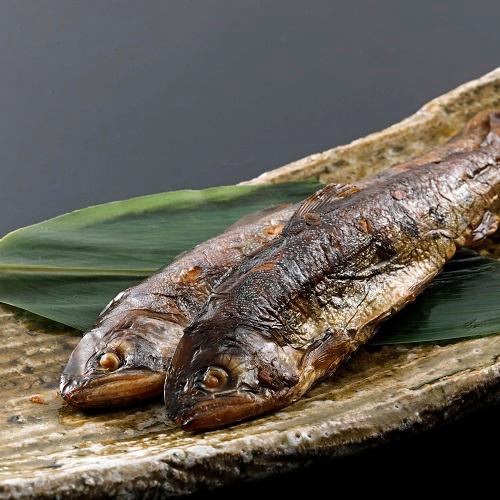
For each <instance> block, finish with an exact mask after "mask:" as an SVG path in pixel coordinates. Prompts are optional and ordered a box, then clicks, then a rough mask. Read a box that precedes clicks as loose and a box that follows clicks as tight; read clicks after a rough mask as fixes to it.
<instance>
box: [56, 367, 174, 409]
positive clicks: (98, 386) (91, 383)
mask: <svg viewBox="0 0 500 500" xmlns="http://www.w3.org/2000/svg"><path fill="white" fill-rule="evenodd" d="M164 383H165V373H164V372H159V371H153V370H149V369H126V370H123V371H120V372H116V373H111V374H103V375H101V376H99V377H96V378H87V377H80V378H76V379H75V378H70V377H67V378H66V377H64V376H63V378H62V380H61V386H60V391H61V396H62V398H63V399H64V400H65V401H66V402H67V403H68V404H70V405H71V406H76V407H78V408H84V409H93V408H96V409H97V408H108V407H114V406H127V405H132V404H134V403H137V402H139V401H143V400H144V399H150V398H153V397H155V396H158V395H160V394H161V393H162V391H163V385H164Z"/></svg>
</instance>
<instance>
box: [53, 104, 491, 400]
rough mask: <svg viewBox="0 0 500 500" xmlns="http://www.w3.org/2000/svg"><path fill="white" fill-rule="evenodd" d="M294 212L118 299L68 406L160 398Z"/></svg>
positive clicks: (64, 387)
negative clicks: (187, 344) (200, 328)
mask: <svg viewBox="0 0 500 500" xmlns="http://www.w3.org/2000/svg"><path fill="white" fill-rule="evenodd" d="M488 131H489V121H488V114H487V113H482V114H480V115H478V116H477V117H475V118H474V119H473V120H471V121H470V122H469V123H468V124H467V125H466V126H465V127H464V129H463V130H462V131H461V133H460V134H458V135H457V136H455V137H454V138H452V139H451V140H450V141H449V142H448V143H446V144H445V145H443V146H440V147H438V148H436V149H434V150H432V151H431V152H430V153H428V154H426V155H424V156H423V157H420V158H418V159H416V160H413V161H411V162H409V163H406V164H403V165H400V166H398V167H394V168H391V169H388V170H386V171H384V172H382V173H381V174H379V175H378V176H375V177H374V178H371V179H366V180H363V181H362V182H360V183H359V186H360V187H363V186H366V185H369V184H370V183H374V182H381V181H383V180H384V179H385V178H387V177H389V176H391V175H393V174H394V173H398V172H399V171H401V170H403V169H408V168H413V167H415V166H418V165H421V164H425V162H426V161H438V160H441V159H443V158H445V157H446V156H448V155H450V154H456V153H457V152H465V151H471V150H473V149H475V148H477V147H478V146H479V145H480V144H481V142H482V141H483V140H484V138H485V137H486V135H487V133H488ZM296 208H297V206H280V207H274V208H270V209H267V210H263V211H261V212H259V213H257V214H251V215H248V216H246V217H244V218H243V219H241V220H240V221H238V222H237V223H235V224H233V226H231V227H230V228H228V230H226V232H224V233H223V234H221V235H219V236H217V237H215V238H212V239H211V240H209V241H207V242H205V243H202V244H200V245H198V246H197V247H195V248H194V249H193V250H191V251H189V252H187V253H185V254H183V255H181V256H180V257H179V258H178V259H176V261H174V262H173V263H172V264H170V265H169V266H166V267H165V268H163V269H161V270H160V271H158V272H157V273H155V274H153V275H152V276H151V277H149V278H148V279H146V280H145V281H144V282H142V283H140V284H139V285H137V286H134V287H131V288H129V289H127V290H125V291H123V292H121V293H119V294H118V295H117V296H116V297H115V298H114V299H113V300H112V301H111V302H110V304H108V306H107V307H106V308H105V309H104V311H102V312H101V314H100V316H99V318H98V319H97V322H96V324H95V325H94V326H93V328H92V329H91V330H90V331H89V332H88V333H87V334H85V335H84V337H83V338H82V340H81V341H80V343H79V344H78V346H77V347H76V349H75V350H74V352H73V353H72V355H71V356H70V359H69V361H68V363H67V365H66V368H65V369H64V371H63V374H62V377H61V385H60V391H61V394H62V396H63V398H64V399H65V400H66V401H67V402H68V403H69V404H72V405H74V406H79V407H82V408H85V407H90V408H100V407H112V406H117V405H126V404H131V403H136V402H139V401H141V400H143V399H147V398H151V397H154V396H157V395H159V394H162V393H163V385H164V379H165V370H166V367H167V366H168V363H169V362H170V359H171V357H172V355H173V353H174V351H175V348H176V347H177V343H178V341H179V339H180V337H181V335H182V331H183V328H184V327H185V326H186V325H187V324H188V323H189V322H190V321H191V320H192V319H193V318H194V316H195V315H196V313H198V312H199V310H200V309H201V307H202V305H203V304H204V302H205V301H206V299H207V298H208V295H209V293H210V292H211V290H212V288H213V286H214V284H215V283H216V282H217V281H218V280H219V279H220V277H221V276H223V275H224V273H225V272H226V271H228V269H229V268H230V267H231V266H233V265H235V264H237V263H238V262H239V261H241V260H242V259H243V258H244V257H246V256H248V255H249V254H251V253H252V252H254V251H256V250H257V249H259V248H260V247H261V246H262V245H265V244H266V243H267V242H268V241H270V240H272V239H273V238H274V237H276V236H277V235H278V234H279V233H280V232H281V230H282V228H283V226H284V224H286V223H287V222H288V220H289V219H290V217H291V215H292V214H293V213H294V212H295V210H296Z"/></svg>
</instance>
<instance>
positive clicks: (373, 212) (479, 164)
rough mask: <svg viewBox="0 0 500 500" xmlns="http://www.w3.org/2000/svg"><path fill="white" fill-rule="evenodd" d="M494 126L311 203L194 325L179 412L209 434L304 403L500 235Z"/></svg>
mask: <svg viewBox="0 0 500 500" xmlns="http://www.w3.org/2000/svg"><path fill="white" fill-rule="evenodd" d="M488 121H489V133H488V134H487V136H486V138H485V139H484V141H483V142H482V143H481V145H480V147H478V148H475V149H474V150H472V151H468V152H465V153H463V152H462V153H458V154H451V155H449V156H448V158H447V159H446V160H444V161H440V159H439V158H437V159H436V158H435V157H434V158H431V161H430V162H429V163H424V164H422V163H421V162H419V164H418V168H411V167H410V165H406V166H401V167H397V168H396V169H394V171H395V174H394V175H390V176H387V175H385V174H384V175H382V176H381V177H380V180H381V181H380V182H375V183H373V184H371V185H368V186H367V187H365V188H364V189H362V190H360V189H358V188H357V187H354V186H346V185H329V186H327V187H325V188H324V189H322V190H321V191H319V192H318V193H316V194H315V195H313V196H312V197H310V198H309V199H307V200H305V201H304V202H303V203H302V205H301V206H300V207H299V208H298V210H297V211H296V213H295V214H294V215H293V216H292V218H291V220H290V222H289V223H288V224H287V225H286V226H285V228H284V230H283V231H282V233H281V235H280V236H279V237H278V238H276V239H275V240H274V241H273V242H271V243H270V244H269V245H268V246H266V247H265V248H264V249H263V250H262V251H260V252H258V253H256V254H255V255H253V256H251V257H249V258H247V259H245V260H244V261H243V262H241V263H240V264H239V265H237V266H235V267H234V268H233V269H232V271H230V272H229V273H228V274H227V275H226V276H225V277H224V278H223V280H221V282H220V283H219V284H218V285H217V286H216V287H215V288H214V290H213V292H212V295H211V296H210V298H209V300H208V302H207V304H206V305H205V306H204V307H203V309H202V310H201V312H200V314H199V315H198V317H197V318H196V319H195V320H194V322H193V323H192V324H191V325H189V327H188V328H187V329H186V330H185V333H184V335H183V337H182V338H181V340H180V342H179V345H178V347H177V349H176V351H175V354H174V356H173V358H172V362H171V365H170V368H169V371H168V373H167V377H166V382H165V403H166V407H167V414H168V415H169V417H170V418H172V419H173V420H174V421H176V422H178V423H180V424H182V426H183V427H184V428H185V429H188V430H195V431H199V430H206V429H212V428H216V427H220V426H222V425H225V424H229V423H232V422H235V421H239V420H242V419H246V418H249V417H252V416H255V415H259V414H262V413H264V412H268V411H270V410H275V409H277V408H282V407H284V406H286V405H288V404H290V403H292V402H293V401H295V400H297V399H298V398H300V397H301V396H302V395H303V394H304V393H305V392H306V391H307V390H308V389H309V388H310V387H311V386H312V385H313V384H314V383H315V382H317V381H318V380H320V379H322V378H323V377H325V376H327V375H329V374H331V373H332V372H334V371H335V369H336V368H337V367H338V366H339V364H340V363H341V362H342V361H344V360H345V359H347V358H348V357H349V356H350V355H351V354H352V353H353V352H354V351H355V350H356V349H357V348H358V347H359V346H361V345H362V344H364V343H365V342H366V341H367V340H368V339H369V338H370V337H371V336H372V335H373V334H374V333H375V332H376V330H377V328H378V327H379V325H380V324H381V323H382V322H383V321H384V320H386V319H387V318H388V317H390V316H391V315H393V314H394V313H395V312H396V311H398V310H400V309H401V308H402V307H404V306H405V305H406V304H408V303H409V302H411V301H413V300H414V299H415V297H416V296H417V295H418V294H419V293H420V292H421V291H422V290H423V289H424V288H425V287H426V285H427V284H428V283H429V282H430V281H431V280H432V278H433V277H434V276H436V274H438V273H439V272H440V271H441V269H442V267H443V265H444V263H445V262H446V261H447V260H448V259H450V258H451V257H452V256H453V254H454V253H455V251H456V250H457V248H459V247H461V246H463V245H466V244H469V243H471V242H474V241H476V240H479V239H482V238H484V237H485V236H486V235H488V234H490V233H492V232H494V231H495V230H496V228H497V226H498V217H497V216H495V215H494V214H493V213H492V212H491V211H490V210H491V208H492V207H493V205H494V204H495V202H496V200H497V199H498V196H499V194H500V113H497V112H493V113H491V114H489V115H488Z"/></svg>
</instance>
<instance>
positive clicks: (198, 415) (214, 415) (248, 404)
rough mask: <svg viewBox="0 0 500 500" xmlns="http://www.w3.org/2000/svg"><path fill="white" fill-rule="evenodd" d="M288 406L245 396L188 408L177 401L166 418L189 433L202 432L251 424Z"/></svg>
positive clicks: (232, 396) (224, 398) (219, 398)
mask: <svg viewBox="0 0 500 500" xmlns="http://www.w3.org/2000/svg"><path fill="white" fill-rule="evenodd" d="M166 402H167V405H168V401H166ZM285 404H286V403H280V402H278V401H276V400H275V399H274V398H273V399H271V400H267V401H266V400H263V399H262V400H261V399H254V398H253V397H252V398H250V397H248V396H244V395H237V394H235V395H231V396H228V395H224V396H223V397H216V398H214V399H210V400H208V401H203V402H201V403H195V404H193V405H191V406H189V407H183V406H182V405H180V404H179V403H178V402H177V403H176V402H175V401H174V404H173V407H171V408H169V407H168V406H167V416H168V418H170V419H171V420H172V421H173V422H175V423H176V424H179V425H180V426H181V427H182V429H184V430H186V431H190V432H203V431H209V430H213V429H218V428H220V427H226V426H228V425H232V424H236V423H239V422H241V421H242V420H248V419H250V418H253V417H256V416H258V415H261V414H262V413H266V412H268V411H270V410H271V409H278V408H281V407H283V406H285Z"/></svg>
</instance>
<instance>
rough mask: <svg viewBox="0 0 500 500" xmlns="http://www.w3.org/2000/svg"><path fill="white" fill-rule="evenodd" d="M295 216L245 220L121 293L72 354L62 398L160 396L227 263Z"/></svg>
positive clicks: (93, 404) (109, 401)
mask: <svg viewBox="0 0 500 500" xmlns="http://www.w3.org/2000/svg"><path fill="white" fill-rule="evenodd" d="M293 212H294V208H293V207H292V206H291V205H287V206H286V205H282V206H278V207H272V208H270V209H266V210H263V211H261V212H258V213H257V214H252V215H249V216H246V217H244V218H243V219H241V220H240V221H238V222H237V223H235V224H233V226H231V227H230V228H229V229H228V230H226V232H224V233H222V234H221V235H219V236H217V237H215V238H212V239H210V240H208V241H206V242H204V243H201V244H199V245H198V246H196V247H195V248H194V249H193V250H191V251H190V252H187V253H184V254H181V255H180V256H179V257H178V258H177V259H176V260H175V261H174V262H173V263H171V264H170V265H168V266H166V267H165V268H163V269H161V270H160V271H158V272H156V273H155V274H153V275H152V276H150V277H149V278H147V279H146V280H145V281H143V282H142V283H140V284H138V285H136V286H133V287H131V288H128V289H127V290H124V291H122V292H120V293H119V294H118V295H117V296H116V297H115V298H114V299H113V300H112V301H111V302H110V303H109V304H108V306H106V308H105V309H104V310H103V311H102V312H101V314H100V316H99V318H98V320H97V322H96V324H95V325H94V326H93V328H92V329H91V330H90V331H89V332H88V333H86V334H85V335H84V336H83V338H82V339H81V341H80V342H79V343H78V345H77V347H76V348H75V350H74V351H73V353H72V354H71V356H70V358H69V361H68V363H67V365H66V367H65V368H64V371H63V373H62V376H61V384H60V391H61V395H62V397H63V398H64V399H65V400H66V401H67V402H68V403H69V404H71V405H74V406H79V407H82V408H98V407H110V406H116V405H126V404H131V403H134V402H137V401H140V400H143V399H147V398H150V397H153V396H157V395H160V394H162V393H163V386H164V381H165V371H166V366H167V364H168V363H169V361H170V358H171V357H172V355H173V353H174V350H175V348H176V347H177V343H178V341H179V339H180V337H181V335H182V331H183V328H184V327H185V326H186V325H187V324H188V323H189V322H190V321H191V320H192V318H193V317H194V316H195V314H196V313H197V312H198V311H199V310H200V309H201V306H202V304H203V303H204V302H205V301H206V299H207V297H208V295H209V293H210V291H211V290H212V287H213V286H214V284H215V282H216V281H217V280H218V279H219V278H220V277H221V276H222V275H223V274H224V273H225V272H226V271H227V270H228V269H229V267H230V266H232V265H234V264H235V263H237V262H239V261H241V260H242V258H243V257H245V256H248V255H249V254H251V253H252V252H254V251H255V250H256V249H258V248H261V247H262V246H263V245H265V244H266V243H267V242H269V241H270V240H272V239H273V238H275V237H276V236H277V235H278V234H279V233H280V232H281V230H282V229H283V226H284V224H285V223H286V222H287V221H288V220H289V219H290V216H291V215H292V213H293Z"/></svg>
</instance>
